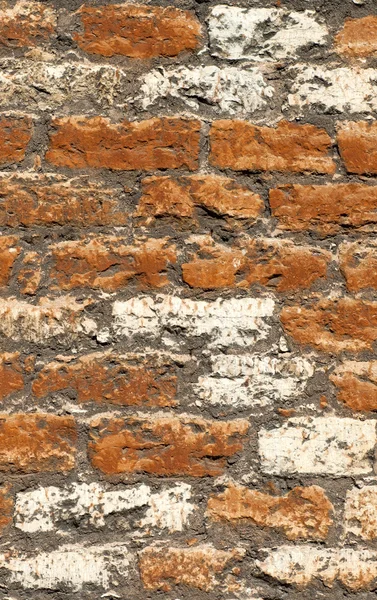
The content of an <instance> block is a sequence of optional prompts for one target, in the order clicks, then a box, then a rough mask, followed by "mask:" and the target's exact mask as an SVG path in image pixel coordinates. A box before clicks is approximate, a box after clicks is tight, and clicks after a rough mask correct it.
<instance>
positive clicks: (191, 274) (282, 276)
mask: <svg viewBox="0 0 377 600" xmlns="http://www.w3.org/2000/svg"><path fill="white" fill-rule="evenodd" d="M192 241H194V242H196V244H197V245H198V246H199V251H198V252H197V253H196V254H194V255H193V256H191V257H190V258H192V260H191V261H190V262H188V263H185V264H183V265H182V273H183V280H184V281H185V282H186V283H187V284H188V285H190V286H191V287H199V288H204V289H216V288H222V287H240V288H249V287H251V286H252V285H254V284H256V283H258V284H260V285H263V286H271V287H273V288H275V289H276V290H277V291H279V292H287V291H292V290H296V289H301V288H308V287H310V286H311V285H312V284H313V283H314V282H315V281H317V280H318V279H319V278H320V277H325V276H326V272H327V265H328V263H329V261H330V254H329V253H328V252H325V251H323V250H321V249H317V248H314V247H311V246H296V245H295V244H293V243H292V242H291V241H288V240H274V239H267V238H258V239H250V238H244V239H239V240H238V241H237V244H235V245H234V246H229V245H221V244H215V243H214V241H213V239H212V238H210V237H209V236H201V237H199V236H198V237H197V238H193V240H192ZM204 257H205V258H204Z"/></svg>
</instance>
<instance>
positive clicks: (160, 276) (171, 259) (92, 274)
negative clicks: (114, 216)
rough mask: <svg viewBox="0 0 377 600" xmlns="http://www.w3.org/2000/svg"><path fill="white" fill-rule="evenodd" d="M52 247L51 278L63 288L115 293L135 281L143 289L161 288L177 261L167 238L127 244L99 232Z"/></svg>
mask: <svg viewBox="0 0 377 600" xmlns="http://www.w3.org/2000/svg"><path fill="white" fill-rule="evenodd" d="M50 249H51V253H52V258H53V266H52V269H51V272H50V277H51V280H52V281H53V282H54V281H56V285H55V287H58V288H59V289H62V290H71V289H74V288H83V287H88V288H93V289H102V290H106V291H108V292H113V291H115V290H119V289H122V288H123V287H125V286H126V285H127V284H128V283H129V282H130V281H132V280H135V281H136V282H138V284H139V286H140V287H143V288H147V287H152V288H159V287H163V286H165V285H167V284H168V283H169V280H168V277H167V274H166V271H167V269H168V267H169V266H171V265H172V264H174V263H175V262H176V251H175V246H174V245H172V244H170V243H169V240H168V239H167V238H164V239H149V240H146V241H141V240H137V241H136V242H135V243H134V244H133V245H126V244H125V243H124V238H121V237H115V236H100V235H96V236H95V237H93V236H92V237H88V238H85V239H82V240H77V241H69V242H60V243H58V244H55V245H53V246H51V247H50Z"/></svg>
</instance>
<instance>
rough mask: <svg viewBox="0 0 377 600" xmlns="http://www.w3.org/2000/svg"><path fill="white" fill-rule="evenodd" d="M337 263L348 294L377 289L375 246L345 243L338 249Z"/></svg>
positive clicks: (362, 243) (376, 247) (376, 253)
mask: <svg viewBox="0 0 377 600" xmlns="http://www.w3.org/2000/svg"><path fill="white" fill-rule="evenodd" d="M339 263H340V269H341V271H342V273H343V275H344V277H345V279H346V282H347V289H348V290H349V291H350V292H359V291H360V290H364V289H368V288H371V289H377V246H376V245H366V244H365V243H364V242H353V243H347V242H345V243H344V244H341V245H340V247H339Z"/></svg>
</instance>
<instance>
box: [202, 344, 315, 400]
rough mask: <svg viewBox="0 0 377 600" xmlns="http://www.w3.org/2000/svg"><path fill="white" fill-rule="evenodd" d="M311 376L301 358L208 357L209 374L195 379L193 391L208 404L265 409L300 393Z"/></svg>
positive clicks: (307, 365)
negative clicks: (210, 361) (209, 364)
mask: <svg viewBox="0 0 377 600" xmlns="http://www.w3.org/2000/svg"><path fill="white" fill-rule="evenodd" d="M313 374H314V367H313V365H312V364H311V363H310V362H309V361H308V360H305V359H301V358H293V359H291V360H286V359H285V360H281V359H278V358H275V357H271V356H264V357H258V356H250V355H241V356H234V355H224V354H223V355H219V356H215V357H213V358H212V374H211V375H210V376H207V375H206V376H203V377H199V380H198V385H197V386H196V391H197V392H198V394H199V396H200V398H202V399H203V400H204V401H205V402H206V403H208V404H215V405H216V404H220V405H226V404H228V405H232V406H236V407H237V406H239V407H246V406H266V405H268V404H272V403H273V402H274V401H279V400H285V399H287V398H290V397H292V396H296V395H299V394H301V393H302V392H303V390H304V388H305V385H306V383H307V380H308V379H309V378H310V377H312V376H313Z"/></svg>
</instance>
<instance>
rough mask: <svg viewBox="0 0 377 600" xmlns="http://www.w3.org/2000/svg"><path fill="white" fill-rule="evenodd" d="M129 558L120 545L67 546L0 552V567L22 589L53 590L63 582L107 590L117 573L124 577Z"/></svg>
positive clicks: (77, 588)
mask: <svg viewBox="0 0 377 600" xmlns="http://www.w3.org/2000/svg"><path fill="white" fill-rule="evenodd" d="M130 560H131V555H130V554H129V552H128V550H127V548H126V546H125V545H123V544H104V545H102V546H89V547H85V546H79V545H67V546H61V547H60V548H59V549H58V550H52V551H48V552H40V553H36V552H35V553H33V554H26V553H17V552H6V553H5V552H4V553H3V554H1V555H0V569H4V570H5V571H6V572H8V578H9V582H10V583H18V584H20V585H21V586H22V587H23V588H26V589H47V590H57V589H58V588H59V587H60V586H61V585H64V586H67V587H68V588H69V589H70V590H71V591H79V590H80V589H81V588H82V587H83V586H84V585H85V584H91V585H93V586H95V587H99V588H103V589H108V588H109V587H110V586H112V585H116V583H117V581H119V579H118V578H119V576H121V577H127V575H128V566H129V564H130Z"/></svg>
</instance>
